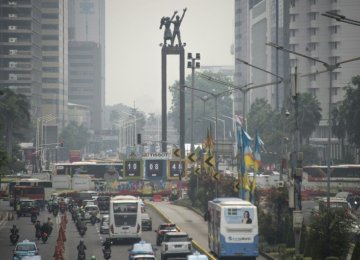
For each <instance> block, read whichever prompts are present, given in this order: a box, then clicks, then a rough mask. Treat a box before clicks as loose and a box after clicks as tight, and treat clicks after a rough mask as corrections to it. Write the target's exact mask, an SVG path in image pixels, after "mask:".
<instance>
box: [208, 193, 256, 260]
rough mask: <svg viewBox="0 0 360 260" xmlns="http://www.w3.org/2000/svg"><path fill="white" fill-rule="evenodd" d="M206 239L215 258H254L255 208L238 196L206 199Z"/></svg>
mask: <svg viewBox="0 0 360 260" xmlns="http://www.w3.org/2000/svg"><path fill="white" fill-rule="evenodd" d="M207 221H208V242H209V248H210V250H211V251H212V252H213V253H214V254H215V255H216V256H217V258H218V259H222V258H224V257H236V259H241V258H246V259H256V257H257V256H258V255H259V249H258V244H259V234H258V218H257V208H256V206H254V205H253V204H251V203H250V202H248V201H245V200H242V199H239V198H216V199H214V200H212V201H209V202H208V212H207Z"/></svg>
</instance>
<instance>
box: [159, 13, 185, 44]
mask: <svg viewBox="0 0 360 260" xmlns="http://www.w3.org/2000/svg"><path fill="white" fill-rule="evenodd" d="M186 10H187V9H186V8H185V9H184V10H183V14H182V16H181V18H180V16H179V15H177V16H176V19H175V20H174V17H175V15H176V14H177V11H175V12H174V14H173V16H172V17H171V18H170V17H165V16H163V17H162V18H161V20H160V30H161V29H162V27H163V26H165V31H164V46H166V43H167V41H168V40H170V43H171V46H174V42H175V38H176V37H177V40H178V45H179V46H181V45H182V43H181V36H180V25H181V22H182V20H183V18H184V16H185V12H186ZM171 24H174V29H173V32H171V28H170V26H171Z"/></svg>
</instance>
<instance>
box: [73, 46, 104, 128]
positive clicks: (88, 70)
mask: <svg viewBox="0 0 360 260" xmlns="http://www.w3.org/2000/svg"><path fill="white" fill-rule="evenodd" d="M100 51H101V50H100V46H99V45H98V44H97V43H95V42H77V41H70V42H69V68H70V69H69V102H71V103H74V104H79V105H85V106H87V107H88V108H89V109H90V127H91V129H93V130H95V131H100V130H102V129H101V126H102V122H101V120H102V116H101V112H102V103H101V102H100V100H99V97H101V95H102V93H101V88H100V84H101V68H100V63H99V62H98V61H99V60H100V57H101V52H100Z"/></svg>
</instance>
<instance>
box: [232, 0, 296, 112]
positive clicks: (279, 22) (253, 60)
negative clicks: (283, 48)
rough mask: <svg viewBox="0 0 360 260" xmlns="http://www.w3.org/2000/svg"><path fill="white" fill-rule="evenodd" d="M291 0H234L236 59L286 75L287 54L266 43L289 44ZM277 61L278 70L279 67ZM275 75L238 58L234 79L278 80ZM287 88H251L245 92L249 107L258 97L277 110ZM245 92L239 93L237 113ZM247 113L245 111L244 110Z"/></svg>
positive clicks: (241, 81)
mask: <svg viewBox="0 0 360 260" xmlns="http://www.w3.org/2000/svg"><path fill="white" fill-rule="evenodd" d="M287 6H288V1H284V0H269V1H265V0H250V1H249V0H235V44H234V52H235V59H236V58H239V59H242V60H245V61H247V62H249V63H250V64H252V65H255V66H258V67H260V68H263V69H265V70H267V71H270V72H272V73H275V74H278V75H280V76H283V75H287V74H288V73H289V72H288V55H287V54H284V53H281V52H278V62H276V50H275V49H271V48H270V47H268V46H266V45H265V43H267V42H278V44H279V45H284V44H286V43H287V37H288V35H287V31H288V30H287V26H288V24H287V22H286V19H287V17H288V15H287V12H288V7H287ZM276 63H278V69H276ZM276 80H277V78H276V77H274V76H272V75H271V74H268V73H266V72H263V71H261V70H257V69H255V68H253V67H250V66H247V65H244V64H242V63H239V62H237V61H236V63H235V75H234V82H235V85H237V86H242V85H246V84H248V83H253V85H257V84H263V83H269V82H275V81H276ZM284 95H285V88H284V85H283V84H278V85H276V84H274V85H272V86H267V87H263V88H257V89H253V90H250V91H249V92H248V93H247V94H246V110H247V111H248V109H249V107H250V105H251V103H252V102H254V101H255V99H257V98H264V99H266V100H267V101H268V103H269V104H270V105H271V106H272V107H273V108H274V109H280V108H281V107H282V106H283V102H284ZM242 110H243V95H242V94H241V93H236V94H235V98H234V113H235V114H243V113H242V112H243V111H242ZM245 113H246V111H245Z"/></svg>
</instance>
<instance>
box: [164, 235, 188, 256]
mask: <svg viewBox="0 0 360 260" xmlns="http://www.w3.org/2000/svg"><path fill="white" fill-rule="evenodd" d="M191 240H192V238H190V237H189V236H188V234H187V233H185V232H167V233H165V235H164V240H163V242H162V244H161V260H167V259H168V258H170V257H171V258H174V257H177V258H179V257H187V256H188V255H191V254H192V243H191Z"/></svg>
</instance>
